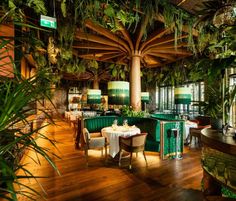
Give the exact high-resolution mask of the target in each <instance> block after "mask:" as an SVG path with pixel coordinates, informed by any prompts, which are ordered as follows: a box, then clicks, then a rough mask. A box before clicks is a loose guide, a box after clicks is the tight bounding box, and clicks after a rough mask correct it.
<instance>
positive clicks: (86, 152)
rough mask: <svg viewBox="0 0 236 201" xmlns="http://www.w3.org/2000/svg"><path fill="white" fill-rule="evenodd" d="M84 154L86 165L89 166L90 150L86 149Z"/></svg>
mask: <svg viewBox="0 0 236 201" xmlns="http://www.w3.org/2000/svg"><path fill="white" fill-rule="evenodd" d="M84 153H85V159H86V165H87V166H88V149H86V148H85V149H84Z"/></svg>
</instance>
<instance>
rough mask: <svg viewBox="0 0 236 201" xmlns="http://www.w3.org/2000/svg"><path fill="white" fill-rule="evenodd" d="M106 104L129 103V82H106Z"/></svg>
mask: <svg viewBox="0 0 236 201" xmlns="http://www.w3.org/2000/svg"><path fill="white" fill-rule="evenodd" d="M108 104H114V105H129V82H125V81H111V82H108Z"/></svg>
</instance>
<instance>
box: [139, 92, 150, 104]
mask: <svg viewBox="0 0 236 201" xmlns="http://www.w3.org/2000/svg"><path fill="white" fill-rule="evenodd" d="M141 101H142V102H143V103H149V101H150V95H149V92H141Z"/></svg>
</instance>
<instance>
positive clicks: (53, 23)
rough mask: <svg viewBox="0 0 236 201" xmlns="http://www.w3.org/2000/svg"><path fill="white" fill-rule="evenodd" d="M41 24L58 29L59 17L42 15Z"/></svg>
mask: <svg viewBox="0 0 236 201" xmlns="http://www.w3.org/2000/svg"><path fill="white" fill-rule="evenodd" d="M40 26H42V27H47V28H52V29H56V28H57V19H56V18H54V17H49V16H45V15H40Z"/></svg>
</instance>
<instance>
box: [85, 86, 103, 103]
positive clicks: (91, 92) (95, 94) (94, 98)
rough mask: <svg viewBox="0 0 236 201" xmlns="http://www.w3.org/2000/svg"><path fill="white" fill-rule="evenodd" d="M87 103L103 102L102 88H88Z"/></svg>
mask: <svg viewBox="0 0 236 201" xmlns="http://www.w3.org/2000/svg"><path fill="white" fill-rule="evenodd" d="M87 103H88V104H100V103H101V90H100V89H88V92H87Z"/></svg>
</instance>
